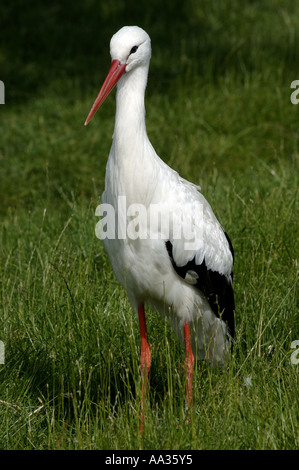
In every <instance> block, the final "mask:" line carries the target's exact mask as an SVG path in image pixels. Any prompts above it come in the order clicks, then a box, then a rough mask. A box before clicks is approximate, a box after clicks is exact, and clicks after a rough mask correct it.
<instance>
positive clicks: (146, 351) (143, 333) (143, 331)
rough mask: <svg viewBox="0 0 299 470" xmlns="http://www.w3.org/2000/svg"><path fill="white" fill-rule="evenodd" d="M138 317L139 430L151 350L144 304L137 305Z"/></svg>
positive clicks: (141, 426) (141, 425) (141, 427)
mask: <svg viewBox="0 0 299 470" xmlns="http://www.w3.org/2000/svg"><path fill="white" fill-rule="evenodd" d="M138 317H139V328H140V337H141V359H140V365H141V374H142V388H141V412H140V419H141V424H140V430H141V431H142V429H143V408H144V401H145V396H146V389H147V381H148V373H149V370H150V366H151V351H150V347H149V344H148V337H147V328H146V321H145V311H144V305H143V304H141V305H139V307H138Z"/></svg>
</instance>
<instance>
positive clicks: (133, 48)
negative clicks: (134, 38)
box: [130, 46, 138, 54]
mask: <svg viewBox="0 0 299 470" xmlns="http://www.w3.org/2000/svg"><path fill="white" fill-rule="evenodd" d="M137 49H138V46H133V47H132V49H131V50H130V54H134V53H135V52H136V51H137Z"/></svg>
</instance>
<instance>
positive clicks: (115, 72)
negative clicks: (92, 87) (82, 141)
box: [84, 60, 127, 126]
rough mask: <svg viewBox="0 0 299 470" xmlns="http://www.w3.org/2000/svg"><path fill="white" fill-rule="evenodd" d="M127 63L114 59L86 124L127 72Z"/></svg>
mask: <svg viewBox="0 0 299 470" xmlns="http://www.w3.org/2000/svg"><path fill="white" fill-rule="evenodd" d="M126 65H127V64H121V63H120V61H119V60H113V61H112V64H111V67H110V70H109V72H108V75H107V77H106V78H105V81H104V83H103V85H102V88H101V89H100V91H99V94H98V96H97V97H96V99H95V102H94V103H93V105H92V107H91V110H90V111H89V114H88V116H87V118H86V121H85V123H84V125H85V126H87V124H88V123H89V121H90V120H91V118H92V117H93V116H94V115H95V113H96V112H97V110H98V109H99V107H100V106H101V104H103V103H104V101H105V99H106V98H107V96H108V95H109V93H110V91H111V90H113V88H114V87H115V85H116V84H117V82H118V80H119V79H120V77H121V76H122V75H123V74H124V73H125V69H126Z"/></svg>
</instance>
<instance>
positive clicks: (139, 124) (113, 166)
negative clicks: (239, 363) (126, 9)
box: [85, 26, 234, 400]
mask: <svg viewBox="0 0 299 470" xmlns="http://www.w3.org/2000/svg"><path fill="white" fill-rule="evenodd" d="M110 53H111V58H112V65H111V69H110V72H109V74H108V76H107V78H106V81H105V82H104V84H103V87H102V88H101V90H100V92H99V95H98V97H97V99H96V101H95V103H94V105H93V107H92V109H91V111H90V114H89V115H88V117H87V120H86V123H85V124H87V123H88V122H89V120H90V119H91V118H92V116H93V115H94V114H95V112H96V111H97V109H98V108H99V107H100V105H101V104H102V103H103V101H104V100H105V98H106V96H107V95H108V94H109V92H110V91H111V90H112V88H113V87H114V86H115V84H116V83H117V97H116V117H115V129H114V135H113V143H112V147H111V150H110V154H109V159H108V164H107V169H106V179H105V191H104V193H103V196H102V202H103V203H105V204H111V205H112V206H113V207H114V209H115V216H116V221H115V222H116V227H117V226H118V224H119V223H120V221H122V222H123V221H124V220H125V221H126V223H127V224H128V223H131V225H132V223H133V225H134V221H135V223H136V227H135V228H136V230H137V231H138V233H139V234H140V236H139V237H137V238H134V237H130V236H126V238H121V239H120V238H119V237H118V236H117V233H116V238H115V239H109V238H106V239H105V240H104V245H105V249H106V251H107V253H108V256H109V259H110V261H111V264H112V267H113V270H114V272H115V274H116V277H117V279H118V280H119V282H121V283H122V285H123V286H124V287H125V289H126V291H127V294H128V297H129V299H130V301H131V303H132V305H133V307H134V309H135V311H136V313H137V314H138V315H139V320H140V331H141V341H142V344H141V365H142V368H144V366H145V365H146V366H147V373H148V370H149V365H150V350H149V346H148V340H147V331H146V325H145V317H144V309H143V305H144V303H145V302H148V303H150V304H151V305H153V306H154V307H156V308H157V309H158V311H159V312H160V313H161V315H163V316H166V317H167V319H168V320H169V321H170V323H171V324H172V326H173V328H174V330H175V332H176V334H177V335H178V337H179V338H180V340H181V342H182V344H183V345H185V348H186V365H187V369H188V371H189V372H187V374H188V377H189V400H190V399H191V398H190V397H191V393H192V383H191V381H192V367H193V354H194V355H196V356H197V357H198V358H201V359H207V360H208V361H209V362H210V363H212V364H215V363H218V364H223V363H224V362H225V361H226V359H227V355H228V351H229V348H230V344H231V342H232V337H233V333H234V331H233V330H234V318H233V316H234V299H233V290H232V268H233V250H232V245H231V243H230V241H229V239H228V237H227V235H226V233H225V232H224V230H223V228H222V227H221V225H220V224H219V222H218V221H217V219H216V217H215V215H214V213H213V211H212V209H211V207H210V205H209V204H208V202H207V201H206V199H205V198H204V196H203V195H202V194H201V193H200V192H199V189H200V188H199V187H198V186H195V185H194V184H192V183H190V182H188V181H186V180H185V179H183V178H181V177H180V176H179V174H178V173H177V172H175V171H174V170H172V169H171V168H169V167H168V166H167V165H166V164H165V163H164V162H163V161H162V160H161V159H160V158H159V157H158V155H157V154H156V152H155V150H154V148H153V147H152V145H151V143H150V141H149V139H148V136H147V132H146V127H145V107H144V93H145V88H146V83H147V76H148V68H149V62H150V57H151V43H150V38H149V36H148V34H147V33H146V32H145V31H143V30H142V29H141V28H139V27H137V26H132V27H128V26H126V27H123V28H122V29H121V30H120V31H118V32H117V33H116V34H115V35H114V36H113V37H112V39H111V43H110ZM120 197H123V200H124V201H125V208H126V211H128V210H129V211H130V210H132V205H133V209H134V208H135V209H136V207H137V209H138V207H139V206H134V205H136V204H139V205H140V211H141V209H142V210H143V215H144V212H145V213H146V214H147V216H146V217H144V216H143V217H141V216H140V214H138V211H135V213H134V210H133V212H132V213H131V217H128V218H127V219H126V218H125V217H126V215H127V214H124V213H122V214H120V213H118V211H117V208H118V201H119V198H120ZM124 198H125V199H124ZM141 212H142V211H141ZM138 216H140V217H138ZM134 217H135V219H134ZM165 221H166V223H165ZM137 222H138V223H137ZM140 225H142V226H140ZM191 235H192V237H193V238H192V239H191V240H190V236H191ZM188 243H189V245H188ZM190 340H191V346H192V351H191V348H190V344H189V341H190ZM146 378H147V374H146Z"/></svg>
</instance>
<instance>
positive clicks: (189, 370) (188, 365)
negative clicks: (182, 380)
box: [184, 320, 194, 409]
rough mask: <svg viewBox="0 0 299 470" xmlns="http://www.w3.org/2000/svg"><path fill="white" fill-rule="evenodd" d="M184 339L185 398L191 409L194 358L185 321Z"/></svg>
mask: <svg viewBox="0 0 299 470" xmlns="http://www.w3.org/2000/svg"><path fill="white" fill-rule="evenodd" d="M184 339H185V352H186V358H185V365H184V370H185V371H186V374H187V385H186V397H187V405H188V408H189V409H191V408H192V378H193V365H194V356H193V352H192V347H191V334H190V325H189V322H188V321H187V320H186V321H185V324H184Z"/></svg>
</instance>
